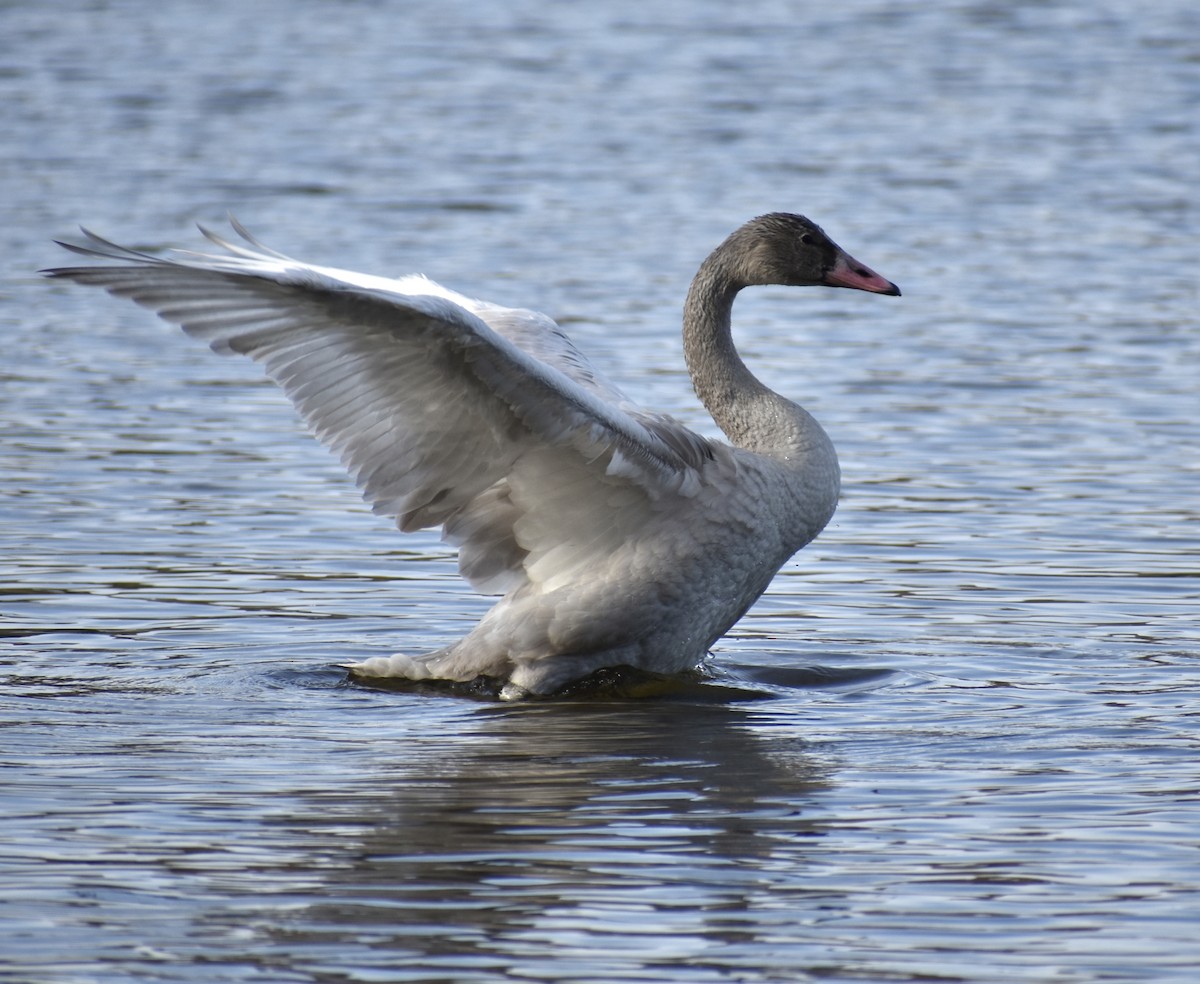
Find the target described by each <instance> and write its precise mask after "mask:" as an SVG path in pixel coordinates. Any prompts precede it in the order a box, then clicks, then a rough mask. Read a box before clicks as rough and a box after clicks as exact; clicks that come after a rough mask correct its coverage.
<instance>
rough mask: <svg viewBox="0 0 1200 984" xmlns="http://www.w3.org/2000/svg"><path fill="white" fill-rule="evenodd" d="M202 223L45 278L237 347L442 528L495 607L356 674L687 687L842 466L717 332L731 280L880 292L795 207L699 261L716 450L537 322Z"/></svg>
mask: <svg viewBox="0 0 1200 984" xmlns="http://www.w3.org/2000/svg"><path fill="white" fill-rule="evenodd" d="M233 225H234V229H235V230H236V232H237V233H238V234H239V235H240V236H241V237H242V238H243V239H244V240H245V242H246V244H247V245H241V244H237V243H233V242H230V241H228V240H226V239H224V238H222V237H220V236H218V235H215V234H213V233H211V232H208V231H207V230H203V229H202V230H201V231H202V232H204V234H205V236H207V237H208V239H209V240H211V241H212V242H213V243H215V244H216V245H217V246H220V247H222V248H223V249H225V250H226V251H227V254H228V255H224V254H214V255H209V254H194V253H179V254H176V255H174V256H173V257H171V258H164V257H158V256H151V255H148V254H145V253H139V252H136V251H134V250H131V249H126V248H125V247H122V246H117V245H115V244H114V243H111V242H108V241H106V240H104V239H101V238H100V237H98V236H95V235H93V234H92V233H90V232H88V231H87V230H84V235H85V236H86V237H87V243H88V245H71V244H67V243H62V244H60V245H63V246H64V247H65V248H66V249H69V250H71V251H72V252H74V253H79V254H81V255H83V256H88V257H96V258H100V259H104V260H115V261H117V262H116V264H115V265H104V266H77V267H63V268H60V269H54V270H47V271H45V273H46V274H47V275H48V276H51V277H64V278H67V279H69V280H73V281H75V282H76V283H81V284H93V285H95V286H98V287H103V288H105V289H106V290H108V291H110V292H111V293H113V294H117V295H120V296H123V297H129V298H131V299H132V300H134V301H136V302H137V303H138V304H142V305H144V306H146V307H149V308H151V309H153V310H154V311H156V312H157V313H158V314H159V315H160V316H161V317H163V318H165V319H166V320H168V321H172V322H174V323H176V324H178V325H181V326H182V327H183V330H184V331H186V332H187V333H188V334H189V335H192V336H194V337H196V338H199V339H202V340H203V341H205V342H207V343H208V344H209V345H210V346H211V347H212V348H213V350H214V351H216V352H220V353H223V354H228V353H235V352H236V353H239V354H241V355H248V356H249V357H250V358H252V359H254V360H255V361H256V362H260V363H262V365H263V368H264V369H265V370H266V372H267V375H269V376H270V377H271V378H272V379H273V380H275V382H276V383H278V384H279V385H280V386H282V387H283V391H284V392H285V393H286V394H287V395H288V396H289V397H290V398H291V400H292V402H293V403H294V404H295V405H296V407H297V409H298V410H299V411H300V413H301V414H302V415H303V417H304V419H305V420H306V421H307V423H308V425H309V427H310V428H311V429H312V431H313V432H314V433H315V434H316V436H317V438H318V439H319V440H320V441H321V442H322V443H324V444H326V445H327V446H328V447H330V448H331V449H332V450H333V451H335V452H337V454H338V455H339V456H340V457H341V460H342V462H343V464H344V465H345V466H346V468H347V469H348V470H349V471H350V473H351V475H353V476H354V478H355V480H356V481H357V482H358V484H359V486H360V487H361V488H362V490H363V496H364V498H365V499H367V500H369V501H370V502H371V503H372V504H373V507H374V511H375V512H376V513H380V514H382V515H385V516H392V517H395V519H396V523H397V525H398V526H399V528H400V529H401V530H403V531H406V532H407V531H411V530H417V529H422V528H424V527H432V526H440V527H442V529H443V534H444V536H445V538H446V540H448V541H449V542H450V543H452V544H455V545H457V546H458V548H459V562H458V563H459V570H460V571H461V572H462V575H463V577H465V578H466V579H467V580H468V581H470V583H471V584H472V585H473V586H474V587H475V588H476V589H477V590H478V591H480V592H483V593H487V594H498V595H501V596H502V597H501V598H500V600H499V601H498V602H497V603H496V605H495V607H493V608H492V609H491V610H490V611H489V612H488V613H487V614H486V615H485V616H484V618H483V619H482V620H481V621H480V622H479V624H478V625H477V626H475V628H474V630H473V631H472V632H471V633H470V634H469V635H468V636H467V637H466V638H464V639H462V640H460V641H459V642H456V643H453V644H452V645H449V646H447V647H445V648H444V649H439V650H437V651H436V652H432V653H429V654H427V655H424V656H405V655H400V654H397V655H394V656H390V657H384V656H380V657H375V658H372V659H368V660H366V661H364V662H362V663H357V664H355V665H354V666H352V667H351V672H352V673H354V674H356V675H358V676H360V677H387V676H391V677H407V678H409V679H413V680H423V679H441V680H454V681H470V680H474V679H475V678H476V677H479V676H484V677H487V678H491V679H492V680H493V681H495V683H496V685H497V686H499V687H501V689H500V695H501V696H502V697H505V698H509V699H512V698H519V697H523V696H526V695H528V694H552V693H554V692H555V691H558V690H560V689H562V688H563V687H565V686H566V685H568V684H570V683H572V682H573V681H577V680H579V679H581V678H583V677H586V676H588V675H590V674H592V673H594V672H595V671H596V670H599V669H601V668H604V667H614V666H621V665H627V666H633V667H637V668H641V669H644V670H649V671H651V672H655V673H664V674H671V673H678V672H681V671H683V670H686V669H690V668H692V667H694V666H696V665H697V664H698V663H699V661H700V660H701V659H702V658H703V657H704V655H705V652H706V651H707V650H708V648H709V647H710V646H712V644H713V643H714V642H716V640H717V639H719V638H720V637H721V636H722V635H723V634H724V633H725V632H726V631H727V630H728V629H729V628H730V626H732V625H733V624H734V623H735V622H736V621H737V620H738V619H739V618H741V617H742V615H743V614H744V613H745V611H746V609H748V608H749V607H750V605H751V604H752V603H753V602H754V601H755V599H757V598H758V596H759V595H761V594H762V592H763V591H764V590H765V589H766V587H767V585H768V583H769V582H770V580H771V578H772V577H773V576H774V574H775V572H776V571H777V570H779V568H780V567H781V566H782V565H783V564H784V562H786V561H787V559H788V558H789V557H791V556H792V554H794V553H795V552H796V551H797V550H799V549H800V548H801V547H803V546H804V545H805V544H806V543H808V542H809V541H810V540H812V539H813V537H815V536H816V535H817V534H818V533H819V532H820V531H821V530H822V529H823V528H824V526H825V524H826V523H827V522H828V521H829V518H830V516H832V514H833V511H834V508H835V506H836V504H837V499H838V487H839V471H838V462H837V455H836V454H835V452H834V449H833V445H832V444H831V443H830V441H829V438H828V437H827V436H826V435H825V432H824V431H823V430H822V429H821V427H820V425H819V424H818V423H817V422H816V421H815V420H814V419H813V418H812V417H811V416H810V415H809V414H808V413H807V412H806V411H805V410H804V409H802V408H801V407H799V406H797V405H796V404H795V403H792V402H791V401H790V400H787V399H785V398H784V397H782V396H780V395H778V394H777V393H774V392H772V391H771V390H769V389H767V387H766V386H764V385H763V384H762V383H760V382H759V381H758V380H757V379H756V378H755V377H754V376H753V375H752V374H751V373H750V370H748V369H747V368H746V366H745V365H744V364H743V362H742V360H741V358H740V357H739V356H738V354H737V351H736V350H735V348H734V345H733V341H732V339H731V337H730V314H731V310H732V307H733V301H734V298H735V297H736V296H737V293H738V291H740V290H741V289H742V288H743V287H748V286H751V285H755V284H786V285H791V286H796V287H806V286H811V285H820V284H823V285H825V286H828V287H850V288H854V289H856V290H865V291H871V292H873V293H876V294H891V295H897V294H899V293H900V290H899V288H897V287H896V285H895V284H893V283H890V282H889V281H887V280H884V279H883V278H882V277H881V276H879V275H878V274H877V273H875V272H873V271H872V270H870V269H868V268H867V267H865V266H863V265H862V264H861V263H859V262H858V261H857V260H855V259H853V258H851V257H850V256H849V255H848V254H847V253H846V252H845V251H844V250H842V249H841V248H839V247H838V246H837V245H836V244H835V243H834V242H833V241H832V240H831V239H829V237H828V236H826V235H825V233H823V232H822V231H821V230H820V229H819V228H818V227H817V226H816V225H815V224H814V223H812V222H810V221H809V220H808V219H806V218H804V217H803V216H800V215H789V214H785V213H773V214H770V215H763V216H760V217H758V218H756V219H752V220H751V221H749V222H747V223H746V224H745V225H743V226H742V227H741V228H740V229H738V230H737V231H736V232H734V233H733V234H732V235H731V236H730V237H729V238H728V239H726V240H725V241H724V242H723V243H722V244H721V245H720V246H718V247H717V248H716V249H715V250H714V251H713V252H712V253H711V254H710V255H709V257H708V258H707V259H706V260H705V261H704V262H703V263H702V264H701V265H700V270H699V272H698V273H697V274H696V277H695V279H694V280H693V281H692V286H691V289H690V290H689V291H688V295H687V301H686V303H685V305H684V311H683V345H684V357H685V359H686V361H687V367H688V371H689V373H690V374H691V378H692V384H693V386H694V387H695V389H696V393H697V395H698V396H699V397H700V399H701V401H702V402H703V403H704V406H705V407H706V408H707V409H708V411H709V413H711V414H712V416H713V419H714V420H715V421H716V422H717V424H718V425H719V426H720V428H721V430H723V431H724V432H725V434H726V435H727V436H728V438H729V442H730V443H729V444H725V443H722V442H719V441H713V440H709V439H707V438H704V437H701V436H700V435H698V434H695V433H693V432H692V431H690V430H688V429H687V428H686V427H684V426H682V425H681V424H680V423H679V422H678V421H676V420H673V419H672V418H671V417H669V416H666V415H665V414H659V413H653V412H651V411H649V410H643V409H642V408H641V407H639V406H637V405H636V404H634V403H632V402H631V401H630V400H629V399H628V398H627V397H626V396H625V394H624V393H623V392H622V391H621V390H620V389H618V388H617V387H616V386H615V385H614V384H613V383H611V382H610V381H609V380H608V379H607V378H605V376H604V375H603V374H602V373H601V372H599V371H598V370H597V369H596V368H594V367H593V366H592V364H591V362H589V361H588V359H587V358H586V357H585V356H584V355H583V353H582V352H580V351H579V350H578V349H577V348H576V347H575V345H574V344H573V343H572V342H571V340H570V339H569V338H567V336H566V335H565V334H564V333H563V331H562V329H560V328H559V327H558V325H556V324H555V323H554V322H553V321H552V320H551V319H550V318H548V317H546V316H545V315H542V314H538V313H537V312H534V311H524V310H516V309H511V308H504V307H500V306H498V305H495V304H489V303H487V302H484V301H476V300H471V299H470V298H467V297H464V296H462V295H461V294H457V293H455V292H453V291H451V290H447V289H446V288H444V287H441V286H439V285H438V284H436V283H433V282H432V281H430V280H427V279H425V278H424V277H421V276H407V277H402V278H400V279H398V280H391V279H387V278H383V277H375V276H369V275H366V274H361V273H352V272H349V271H346V270H337V269H334V268H331V267H322V266H311V265H309V264H306V263H299V262H297V261H295V260H292V259H289V258H288V257H286V256H284V255H283V254H281V253H276V252H275V251H274V250H271V249H268V248H267V247H265V246H263V245H262V244H261V243H259V242H258V241H257V240H255V239H254V238H253V237H252V236H250V234H249V233H247V232H246V230H245V229H243V228H242V227H241V226H240V225H238V224H237V223H236V222H234V223H233Z"/></svg>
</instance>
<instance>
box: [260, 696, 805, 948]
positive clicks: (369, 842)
mask: <svg viewBox="0 0 1200 984" xmlns="http://www.w3.org/2000/svg"><path fill="white" fill-rule="evenodd" d="M754 715H755V711H754V710H753V708H752V707H750V706H748V705H744V704H721V703H708V704H702V703H695V702H690V701H688V702H682V701H655V702H645V703H641V704H631V703H605V702H600V703H585V702H575V703H553V704H528V705H522V706H515V707H496V706H482V707H479V708H478V709H477V714H476V717H475V723H476V724H477V725H478V730H477V731H476V732H475V733H473V734H470V735H468V736H466V737H464V738H462V739H461V740H459V741H457V742H455V743H447V744H445V745H443V746H442V747H441V748H440V749H439V754H436V755H434V756H428V755H427V756H425V757H418V758H410V757H409V756H408V755H407V754H406V749H404V748H403V747H393V748H392V749H391V752H390V753H391V754H393V755H395V756H396V762H395V765H394V766H392V767H385V768H383V769H382V770H381V772H380V776H379V782H380V783H381V784H384V785H385V786H386V788H380V789H377V790H374V791H373V792H372V793H371V794H369V795H367V796H364V797H363V798H361V799H360V800H358V801H357V802H356V803H355V804H354V805H353V807H352V809H351V812H352V813H353V816H349V815H347V811H346V810H345V809H336V810H334V811H333V813H332V815H331V811H330V809H329V807H330V803H329V802H328V801H327V800H326V799H325V798H324V797H320V798H319V799H318V800H317V801H315V802H313V803H312V810H311V811H303V812H298V813H296V814H294V815H291V816H288V817H286V818H284V819H283V820H282V822H284V823H285V824H286V825H287V826H289V827H290V828H293V830H294V832H295V836H296V838H297V839H298V840H303V839H305V838H311V837H312V835H313V833H314V832H319V831H321V830H322V829H330V827H331V825H332V828H334V829H342V830H344V829H345V825H346V824H347V823H351V824H353V825H354V826H355V827H356V828H357V829H359V830H360V831H361V835H360V837H359V838H358V839H357V840H356V841H355V842H354V843H342V844H340V847H339V848H338V849H336V850H335V851H334V853H333V854H332V855H331V856H330V857H329V858H328V859H327V862H326V863H323V864H322V865H321V869H322V870H321V877H322V880H323V882H324V885H323V889H322V891H320V892H319V893H314V894H316V895H318V896H320V897H321V900H320V901H314V902H312V903H311V904H308V905H306V906H305V907H304V908H303V909H301V910H299V911H296V912H290V913H288V915H287V918H286V920H284V922H283V924H282V925H278V926H274V927H273V928H272V930H271V935H273V936H275V935H280V936H283V937H286V938H288V939H291V940H296V939H297V938H298V937H297V934H299V937H300V938H310V939H311V938H314V936H325V935H327V934H329V933H333V932H338V933H352V934H353V935H355V936H356V937H357V938H360V939H361V938H363V934H367V935H368V936H369V937H370V938H371V940H372V945H373V946H382V947H384V948H385V949H392V948H397V947H398V948H401V949H403V950H405V951H407V952H408V953H409V955H410V956H412V955H413V954H415V955H417V956H418V957H424V958H430V959H439V960H440V959H442V958H447V959H448V958H449V957H450V955H453V960H454V962H455V963H454V965H455V966H456V967H461V966H469V963H468V964H465V965H464V964H463V963H462V961H464V960H466V959H467V958H468V957H469V956H470V955H471V954H472V953H475V954H477V955H478V956H480V957H481V958H482V957H483V956H484V955H485V954H490V955H491V958H492V959H495V957H496V955H497V953H507V954H509V955H517V954H520V953H521V952H522V949H523V947H525V946H528V945H530V943H531V941H534V940H537V941H540V943H541V944H542V945H543V948H544V944H546V943H547V942H549V943H552V944H554V945H555V946H557V947H560V948H565V949H566V950H567V951H570V952H572V953H575V954H576V957H577V958H578V959H580V960H583V961H584V962H585V963H589V964H595V963H597V962H599V963H601V964H607V965H611V964H613V963H614V962H616V963H620V962H623V961H626V960H629V959H633V960H635V961H636V962H638V963H639V965H640V964H641V963H643V962H644V961H645V960H647V959H650V958H651V957H652V956H653V954H651V953H648V952H643V951H644V950H645V949H646V948H649V949H651V950H653V949H655V948H662V947H663V946H664V938H671V937H672V936H673V932H677V933H678V934H680V935H681V936H685V935H686V937H687V938H688V940H689V941H690V942H689V944H688V945H689V946H691V947H695V946H707V945H710V944H711V943H713V942H715V941H718V940H721V939H722V938H728V939H730V940H731V939H733V938H734V937H740V938H745V937H746V932H747V927H748V925H749V923H748V921H746V920H744V919H743V918H741V917H739V915H738V914H739V913H746V912H748V911H751V910H753V909H755V908H757V907H760V906H761V905H763V904H766V902H767V900H768V899H769V898H770V896H771V895H772V892H773V890H775V889H779V888H784V884H783V882H784V880H786V882H788V883H790V885H791V886H793V887H792V888H791V889H790V891H792V892H794V891H796V889H795V887H794V886H795V881H796V878H795V874H796V865H797V863H798V862H800V861H801V860H802V857H803V855H804V853H805V845H806V843H811V839H812V838H813V837H815V836H818V835H819V829H818V827H817V825H816V824H815V823H814V822H813V820H812V819H810V818H809V817H807V816H806V811H805V809H804V805H805V803H806V802H807V801H808V800H809V799H810V798H811V797H812V796H813V795H814V793H816V792H817V791H819V790H820V789H822V788H823V787H824V786H825V785H826V784H827V782H828V780H827V777H826V775H825V771H824V769H823V768H822V766H821V765H820V764H819V763H818V762H817V761H816V760H814V758H812V757H811V756H810V755H809V754H808V752H807V751H806V749H805V747H804V744H803V742H802V741H801V740H800V739H799V738H797V737H796V736H795V735H794V734H793V733H791V732H786V731H783V730H780V731H779V733H778V734H776V733H773V732H772V731H770V730H765V731H764V730H763V729H762V728H761V723H760V725H759V730H757V731H756V732H754V731H751V730H750V724H751V720H752V718H753V717H754ZM426 751H427V752H428V749H426ZM389 780H390V781H389ZM330 847H332V845H330ZM327 849H329V848H327ZM783 858H786V859H787V860H786V863H780V862H781V860H782V859H783ZM311 860H312V859H309V862H306V863H311ZM759 922H761V920H759ZM650 928H652V929H653V932H654V936H653V938H651V937H650V936H649V935H647V934H648V930H649V929H650ZM664 934H665V937H664ZM605 941H607V942H605ZM705 941H707V942H705ZM597 947H615V948H616V949H617V953H615V954H611V953H610V954H608V955H603V954H602V952H598V951H597ZM539 952H543V951H541V950H539ZM585 954H586V956H585ZM676 955H677V956H678V954H676ZM564 957H565V954H564V953H563V952H562V951H561V950H560V952H559V954H558V957H556V959H560V958H564Z"/></svg>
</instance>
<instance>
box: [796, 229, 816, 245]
mask: <svg viewBox="0 0 1200 984" xmlns="http://www.w3.org/2000/svg"><path fill="white" fill-rule="evenodd" d="M800 242H802V243H804V245H805V246H815V245H816V244H817V239H816V237H815V236H814V235H813V234H812V233H811V232H806V233H804V235H802V236H801V237H800Z"/></svg>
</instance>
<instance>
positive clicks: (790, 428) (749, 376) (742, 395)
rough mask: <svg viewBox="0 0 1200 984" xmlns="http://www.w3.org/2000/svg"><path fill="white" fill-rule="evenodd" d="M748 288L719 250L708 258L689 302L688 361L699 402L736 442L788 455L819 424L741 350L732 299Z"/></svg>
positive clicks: (685, 325)
mask: <svg viewBox="0 0 1200 984" xmlns="http://www.w3.org/2000/svg"><path fill="white" fill-rule="evenodd" d="M744 286H747V285H746V283H745V282H744V281H742V280H740V279H739V278H738V277H736V276H735V275H734V274H732V273H731V272H730V270H729V265H728V264H727V263H726V261H725V258H724V257H723V256H722V255H721V251H720V250H719V249H718V250H717V252H715V253H713V254H712V255H711V256H709V258H708V259H707V260H705V261H704V263H703V264H702V265H701V267H700V270H699V272H698V273H697V274H696V277H695V279H694V280H693V281H692V286H691V290H689V291H688V297H687V302H686V304H685V305H684V315H683V354H684V359H685V361H686V362H687V367H688V372H689V373H690V374H691V377H692V385H693V387H694V388H695V390H696V395H697V396H698V397H700V402H701V403H703V404H704V407H705V409H706V410H708V412H709V413H710V414H712V418H713V420H715V421H716V423H717V425H718V426H719V427H720V428H721V430H722V431H724V432H725V434H726V436H727V437H728V438H729V440H730V441H731V442H732V443H733V444H735V445H737V446H738V447H743V448H746V449H748V450H753V451H757V452H760V453H770V452H781V453H786V452H787V451H788V450H789V449H790V448H792V447H795V446H796V445H797V443H799V444H802V445H807V444H809V443H810V442H809V441H808V440H807V439H806V437H805V435H804V434H802V433H800V432H801V431H807V430H808V429H809V427H810V425H811V426H813V427H815V426H816V422H815V421H813V420H812V418H811V417H809V416H808V414H807V413H805V412H804V411H803V410H802V409H801V408H800V407H798V406H796V404H794V403H792V402H791V401H790V400H787V399H785V398H784V397H782V396H780V395H779V394H778V393H775V392H773V391H772V390H770V389H768V388H767V387H766V386H765V385H763V383H761V382H760V381H759V380H758V379H757V378H756V377H755V376H754V374H753V373H751V372H750V370H749V369H747V368H746V364H745V363H744V362H743V361H742V358H741V356H740V355H739V354H738V352H737V349H736V347H735V346H734V344H733V334H732V319H733V302H734V300H735V299H736V297H737V295H738V292H739V291H740V290H741V289H742V288H743V287H744ZM817 429H818V430H819V428H817Z"/></svg>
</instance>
